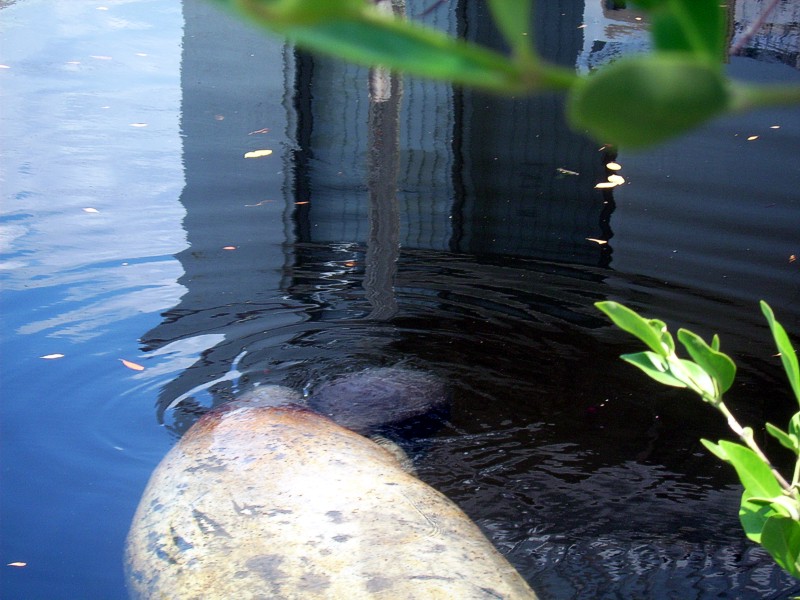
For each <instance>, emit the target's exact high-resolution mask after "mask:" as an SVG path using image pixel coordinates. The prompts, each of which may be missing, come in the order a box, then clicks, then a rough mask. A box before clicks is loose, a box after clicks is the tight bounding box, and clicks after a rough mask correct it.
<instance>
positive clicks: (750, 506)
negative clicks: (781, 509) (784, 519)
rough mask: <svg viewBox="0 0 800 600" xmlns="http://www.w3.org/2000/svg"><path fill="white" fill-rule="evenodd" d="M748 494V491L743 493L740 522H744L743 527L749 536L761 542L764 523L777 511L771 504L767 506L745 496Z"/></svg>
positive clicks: (758, 542)
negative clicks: (751, 500)
mask: <svg viewBox="0 0 800 600" xmlns="http://www.w3.org/2000/svg"><path fill="white" fill-rule="evenodd" d="M746 495H747V493H746V492H745V494H743V495H742V501H741V505H740V507H739V522H740V523H741V524H742V529H743V530H744V534H745V535H746V536H747V538H748V539H750V540H752V541H754V542H756V543H757V544H760V543H761V532H762V531H763V529H764V524H765V523H766V522H767V519H769V518H770V517H772V516H775V514H776V513H775V511H774V510H773V509H772V507H771V506H769V505H766V506H765V505H760V504H756V503H754V502H750V501H748V500H747V499H746V498H745V496H746Z"/></svg>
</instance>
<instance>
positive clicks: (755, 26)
mask: <svg viewBox="0 0 800 600" xmlns="http://www.w3.org/2000/svg"><path fill="white" fill-rule="evenodd" d="M778 2H780V0H770V3H769V4H768V5H767V7H766V8H765V9H764V12H762V13H761V15H759V17H758V19H756V20H755V21H753V23H752V24H751V25H750V27H748V28H747V29H746V30H745V31H744V32H743V33H742V35H741V37H740V38H739V39H738V40H736V43H735V44H734V45H733V46H731V49H730V51H729V52H728V54H729V55H730V56H736V55H737V54H739V51H740V50H741V49H742V48H744V46H745V44H747V42H749V41H750V40H751V39H753V36H754V35H755V34H756V32H757V31H758V30H759V29H761V26H762V25H764V22H765V21H766V20H767V17H768V16H769V13H771V12H772V11H773V10H775V7H776V6H778Z"/></svg>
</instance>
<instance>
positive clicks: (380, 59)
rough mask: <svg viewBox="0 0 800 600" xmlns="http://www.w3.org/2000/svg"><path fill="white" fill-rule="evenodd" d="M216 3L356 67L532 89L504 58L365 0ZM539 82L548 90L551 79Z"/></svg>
mask: <svg viewBox="0 0 800 600" xmlns="http://www.w3.org/2000/svg"><path fill="white" fill-rule="evenodd" d="M217 2H218V3H220V4H223V5H226V6H228V7H230V8H233V9H236V10H238V11H239V12H240V13H243V14H244V15H245V16H247V17H248V18H249V19H250V20H252V21H254V22H255V23H257V24H258V25H260V26H262V27H265V28H267V29H270V30H271V31H273V32H275V33H278V34H280V35H282V36H284V37H287V38H288V39H290V40H291V41H293V42H294V43H296V44H297V45H299V46H302V47H304V48H307V49H309V50H314V51H317V52H322V53H325V54H330V55H333V56H336V57H338V58H342V59H344V60H347V61H350V62H354V63H357V64H363V65H368V66H374V65H382V66H384V67H387V68H391V69H396V70H400V71H404V72H407V73H411V74H415V75H421V76H423V77H429V78H433V79H440V80H446V81H452V82H454V83H460V84H465V85H470V86H474V87H479V88H485V89H491V90H495V91H502V92H506V93H512V92H514V91H520V90H523V89H525V88H526V86H527V87H528V88H530V87H531V82H530V81H525V82H523V77H522V74H521V71H520V67H519V65H517V64H515V63H514V62H512V61H510V60H509V59H508V58H506V57H504V56H503V55H502V54H500V53H498V52H494V51H492V50H489V49H487V48H483V47H481V46H477V45H474V44H469V43H467V42H464V41H463V40H458V39H456V38H453V37H450V36H448V35H446V34H445V33H443V32H440V31H437V30H435V29H432V28H428V27H423V26H420V25H417V24H414V23H411V22H409V21H407V20H403V19H398V18H393V17H391V16H388V15H384V14H382V13H380V12H379V11H377V10H375V8H373V7H372V6H370V5H369V4H368V3H366V2H363V1H362V0H348V1H347V2H330V0H217ZM544 75H546V74H543V76H544ZM536 83H537V85H540V86H541V87H542V89H544V88H545V87H546V86H547V85H548V80H547V79H546V77H544V78H543V79H542V80H539V81H537V82H536ZM551 83H552V82H551Z"/></svg>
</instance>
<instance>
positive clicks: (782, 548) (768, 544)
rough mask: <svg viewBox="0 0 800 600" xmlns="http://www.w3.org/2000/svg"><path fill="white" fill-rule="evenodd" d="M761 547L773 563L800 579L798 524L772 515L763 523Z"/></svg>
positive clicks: (792, 520) (799, 529) (799, 523)
mask: <svg viewBox="0 0 800 600" xmlns="http://www.w3.org/2000/svg"><path fill="white" fill-rule="evenodd" d="M761 545H762V546H763V547H764V549H765V550H766V551H767V552H769V553H770V555H771V556H772V558H774V559H775V562H776V563H778V564H779V565H780V566H781V567H783V568H784V569H785V570H786V571H788V572H789V574H791V575H792V576H794V577H797V578H800V522H798V521H795V520H794V519H788V518H786V517H783V516H778V515H774V516H772V517H769V518H768V519H767V520H766V522H765V523H764V527H763V529H762V531H761Z"/></svg>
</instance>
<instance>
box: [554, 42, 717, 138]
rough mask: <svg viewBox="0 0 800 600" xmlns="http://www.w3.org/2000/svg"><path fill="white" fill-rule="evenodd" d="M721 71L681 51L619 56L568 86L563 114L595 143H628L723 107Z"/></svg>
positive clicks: (663, 134) (661, 134)
mask: <svg viewBox="0 0 800 600" xmlns="http://www.w3.org/2000/svg"><path fill="white" fill-rule="evenodd" d="M728 103H729V90H728V85H727V82H726V79H725V78H724V76H723V75H722V74H721V73H720V72H719V71H717V70H716V69H714V68H711V67H709V66H708V65H707V64H706V63H704V62H703V61H700V60H697V59H695V58H693V57H692V56H690V55H686V54H681V53H663V52H662V53H658V54H655V55H651V56H647V55H637V56H629V57H624V58H621V59H619V60H617V61H616V62H614V63H612V64H611V65H609V66H607V67H604V68H602V69H600V70H598V71H596V72H595V73H593V74H592V75H590V76H589V77H587V78H585V79H583V80H581V81H580V82H579V83H578V84H577V85H576V86H574V87H573V90H572V92H571V93H570V94H569V97H568V103H567V115H568V117H569V119H570V121H571V123H572V125H573V126H574V127H575V128H576V129H586V130H587V131H588V132H589V133H590V134H591V135H592V136H593V137H595V138H596V139H597V140H598V141H599V142H603V143H613V144H619V145H621V146H628V147H631V148H635V147H642V146H645V145H648V144H655V143H657V142H661V141H664V140H666V139H668V138H671V137H674V136H677V135H679V134H681V133H684V132H686V131H689V130H690V129H693V128H695V127H697V126H698V125H700V124H701V123H704V122H705V121H708V120H709V119H711V118H712V117H715V116H717V115H719V114H721V113H723V112H725V110H726V109H727V108H728Z"/></svg>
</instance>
